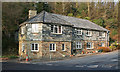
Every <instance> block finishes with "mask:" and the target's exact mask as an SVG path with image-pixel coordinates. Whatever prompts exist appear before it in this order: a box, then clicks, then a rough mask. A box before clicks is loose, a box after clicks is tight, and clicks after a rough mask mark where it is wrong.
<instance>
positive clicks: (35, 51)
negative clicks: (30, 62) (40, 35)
mask: <svg viewBox="0 0 120 72" xmlns="http://www.w3.org/2000/svg"><path fill="white" fill-rule="evenodd" d="M31 52H39V50H31Z"/></svg>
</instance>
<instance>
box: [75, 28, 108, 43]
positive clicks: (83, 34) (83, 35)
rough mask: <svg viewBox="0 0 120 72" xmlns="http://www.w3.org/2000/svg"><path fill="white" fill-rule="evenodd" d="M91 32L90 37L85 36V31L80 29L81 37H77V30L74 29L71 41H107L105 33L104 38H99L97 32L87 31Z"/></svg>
mask: <svg viewBox="0 0 120 72" xmlns="http://www.w3.org/2000/svg"><path fill="white" fill-rule="evenodd" d="M77 29H81V28H77ZM89 31H91V32H92V35H91V36H87V35H86V32H87V29H82V35H77V33H76V32H77V30H76V28H73V40H101V41H105V40H106V39H107V32H105V37H101V36H99V32H100V31H97V30H89Z"/></svg>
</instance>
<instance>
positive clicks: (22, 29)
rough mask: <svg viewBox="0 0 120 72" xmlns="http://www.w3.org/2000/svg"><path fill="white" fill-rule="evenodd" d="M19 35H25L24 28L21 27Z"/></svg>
mask: <svg viewBox="0 0 120 72" xmlns="http://www.w3.org/2000/svg"><path fill="white" fill-rule="evenodd" d="M21 34H25V26H23V27H21Z"/></svg>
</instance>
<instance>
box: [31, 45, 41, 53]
mask: <svg viewBox="0 0 120 72" xmlns="http://www.w3.org/2000/svg"><path fill="white" fill-rule="evenodd" d="M32 44H34V50H32ZM32 44H31V51H33V52H38V51H39V44H38V43H32ZM35 44H38V50H35Z"/></svg>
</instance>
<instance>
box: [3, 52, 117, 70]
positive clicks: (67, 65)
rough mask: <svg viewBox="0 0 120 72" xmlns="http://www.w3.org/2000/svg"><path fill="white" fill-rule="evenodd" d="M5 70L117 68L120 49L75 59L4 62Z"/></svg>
mask: <svg viewBox="0 0 120 72" xmlns="http://www.w3.org/2000/svg"><path fill="white" fill-rule="evenodd" d="M2 69H3V70H117V69H118V51H113V52H109V53H102V54H97V55H92V56H85V57H78V58H75V59H68V60H61V61H52V62H32V63H29V62H28V63H16V62H2Z"/></svg>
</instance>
